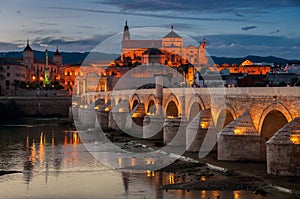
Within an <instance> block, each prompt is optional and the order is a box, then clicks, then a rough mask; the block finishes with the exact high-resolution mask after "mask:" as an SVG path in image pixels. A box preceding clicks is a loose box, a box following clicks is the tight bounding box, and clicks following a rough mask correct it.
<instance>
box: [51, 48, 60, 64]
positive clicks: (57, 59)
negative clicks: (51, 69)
mask: <svg viewBox="0 0 300 199" xmlns="http://www.w3.org/2000/svg"><path fill="white" fill-rule="evenodd" d="M53 62H54V64H55V65H56V66H61V65H62V55H61V53H60V52H59V51H58V46H56V51H55V53H54V55H53Z"/></svg>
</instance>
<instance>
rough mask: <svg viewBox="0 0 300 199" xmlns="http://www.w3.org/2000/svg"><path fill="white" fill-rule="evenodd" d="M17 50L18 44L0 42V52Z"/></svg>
mask: <svg viewBox="0 0 300 199" xmlns="http://www.w3.org/2000/svg"><path fill="white" fill-rule="evenodd" d="M16 49H18V44H14V43H6V42H0V52H8V51H15V50H16Z"/></svg>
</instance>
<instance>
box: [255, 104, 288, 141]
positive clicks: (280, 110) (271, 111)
mask: <svg viewBox="0 0 300 199" xmlns="http://www.w3.org/2000/svg"><path fill="white" fill-rule="evenodd" d="M282 116H284V118H285V119H286V121H287V122H290V121H292V119H293V117H292V115H291V113H290V112H289V111H288V109H287V108H286V107H285V106H284V105H283V104H281V103H274V104H270V105H269V106H267V107H266V108H265V109H264V110H263V113H262V114H261V116H260V119H259V122H258V132H259V133H260V135H261V132H262V127H263V125H264V123H265V122H266V121H265V120H266V119H268V120H269V119H270V117H272V118H275V119H276V118H281V119H282V120H284V118H283V117H282ZM282 122H284V121H282ZM279 123H280V122H279ZM278 130H279V129H278Z"/></svg>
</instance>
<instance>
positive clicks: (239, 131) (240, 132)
mask: <svg viewBox="0 0 300 199" xmlns="http://www.w3.org/2000/svg"><path fill="white" fill-rule="evenodd" d="M234 134H235V135H243V132H242V131H241V129H234Z"/></svg>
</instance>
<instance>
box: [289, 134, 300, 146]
mask: <svg viewBox="0 0 300 199" xmlns="http://www.w3.org/2000/svg"><path fill="white" fill-rule="evenodd" d="M290 140H291V142H292V143H293V144H300V134H294V135H290Z"/></svg>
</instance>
